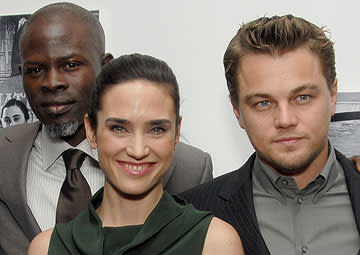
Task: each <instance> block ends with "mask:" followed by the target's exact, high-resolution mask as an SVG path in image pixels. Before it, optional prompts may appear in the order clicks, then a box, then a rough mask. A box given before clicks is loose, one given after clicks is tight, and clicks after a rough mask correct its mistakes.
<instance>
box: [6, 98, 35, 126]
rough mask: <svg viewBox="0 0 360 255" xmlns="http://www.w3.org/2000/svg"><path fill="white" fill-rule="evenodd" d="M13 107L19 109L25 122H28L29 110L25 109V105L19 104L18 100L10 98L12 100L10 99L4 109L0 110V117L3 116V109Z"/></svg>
mask: <svg viewBox="0 0 360 255" xmlns="http://www.w3.org/2000/svg"><path fill="white" fill-rule="evenodd" d="M14 105H16V106H17V107H19V108H20V110H21V111H22V112H23V114H24V118H25V120H26V121H28V120H29V110H28V108H27V107H26V105H25V104H24V103H23V102H21V101H19V100H16V99H15V98H12V99H10V100H9V101H7V102H6V104H5V105H4V107H3V108H2V110H1V117H2V116H3V114H4V109H5V108H8V107H10V106H14Z"/></svg>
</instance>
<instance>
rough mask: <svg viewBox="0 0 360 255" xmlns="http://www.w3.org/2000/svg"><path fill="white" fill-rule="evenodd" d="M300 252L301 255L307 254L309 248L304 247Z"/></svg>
mask: <svg viewBox="0 0 360 255" xmlns="http://www.w3.org/2000/svg"><path fill="white" fill-rule="evenodd" d="M301 250H302V253H303V254H307V252H308V250H309V248H308V247H306V246H303V247H302V249H301Z"/></svg>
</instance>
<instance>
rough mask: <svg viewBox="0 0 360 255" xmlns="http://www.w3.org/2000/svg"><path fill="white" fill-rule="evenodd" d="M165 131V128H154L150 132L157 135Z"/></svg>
mask: <svg viewBox="0 0 360 255" xmlns="http://www.w3.org/2000/svg"><path fill="white" fill-rule="evenodd" d="M165 131H166V129H165V128H163V127H153V128H152V129H151V131H150V132H151V133H155V134H157V133H163V132H165Z"/></svg>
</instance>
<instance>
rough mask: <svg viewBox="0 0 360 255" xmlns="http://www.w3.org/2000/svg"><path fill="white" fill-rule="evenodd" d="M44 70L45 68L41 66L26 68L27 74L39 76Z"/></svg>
mask: <svg viewBox="0 0 360 255" xmlns="http://www.w3.org/2000/svg"><path fill="white" fill-rule="evenodd" d="M42 71H43V69H42V68H41V67H28V68H25V74H29V75H32V76H37V75H39V74H40V73H41V72H42Z"/></svg>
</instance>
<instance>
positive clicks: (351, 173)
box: [335, 150, 360, 233]
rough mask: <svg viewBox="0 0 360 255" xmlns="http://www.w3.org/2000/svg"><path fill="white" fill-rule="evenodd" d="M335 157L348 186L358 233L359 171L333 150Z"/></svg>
mask: <svg viewBox="0 0 360 255" xmlns="http://www.w3.org/2000/svg"><path fill="white" fill-rule="evenodd" d="M335 153H336V158H337V159H338V160H339V162H340V164H341V165H342V167H343V169H344V175H345V180H346V185H347V188H348V192H349V196H350V200H351V206H352V209H353V212H354V217H355V222H356V226H357V229H358V232H359V233H360V173H359V172H358V171H357V170H356V168H355V165H354V164H353V163H352V162H351V161H350V160H348V159H347V158H345V157H344V155H342V154H341V153H339V152H338V151H336V150H335Z"/></svg>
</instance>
